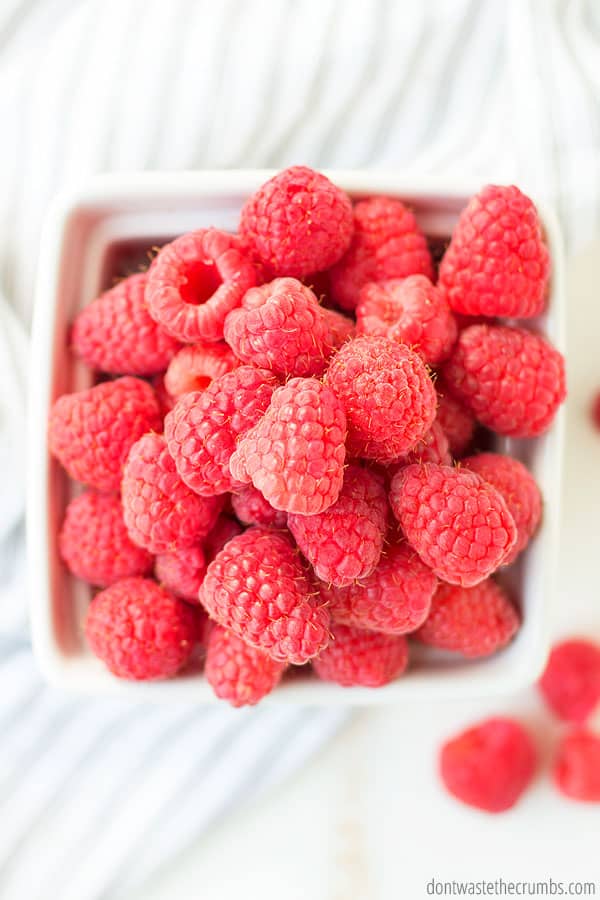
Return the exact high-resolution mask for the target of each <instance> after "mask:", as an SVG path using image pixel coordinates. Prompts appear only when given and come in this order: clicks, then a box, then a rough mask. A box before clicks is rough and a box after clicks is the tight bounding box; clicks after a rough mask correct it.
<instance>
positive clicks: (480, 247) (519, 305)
mask: <svg viewBox="0 0 600 900" xmlns="http://www.w3.org/2000/svg"><path fill="white" fill-rule="evenodd" d="M549 274H550V255H549V253H548V249H547V247H546V245H545V243H544V238H543V233H542V225H541V222H540V220H539V217H538V213H537V210H536V208H535V206H534V204H533V203H532V201H531V200H530V199H529V197H526V196H525V194H522V193H521V191H520V190H519V189H518V188H517V187H515V186H514V185H511V186H509V187H506V186H503V185H494V184H489V185H487V186H486V187H484V188H483V190H481V191H480V192H479V193H478V194H476V195H475V196H474V197H472V198H471V200H470V201H469V203H468V205H467V206H466V207H465V209H464V210H463V211H462V213H461V215H460V218H459V220H458V224H457V226H456V228H455V229H454V232H453V234H452V240H451V241H450V245H449V246H448V249H447V250H446V252H445V254H444V257H443V259H442V261H441V263H440V275H439V285H440V288H441V290H442V292H443V293H444V294H445V296H446V298H447V300H448V302H449V304H450V306H451V307H452V309H454V310H456V312H459V313H463V314H466V315H470V316H478V315H484V316H492V317H493V316H503V317H505V318H530V317H531V316H537V315H539V314H540V313H541V312H542V311H543V309H544V306H545V302H546V295H547V290H548V278H549Z"/></svg>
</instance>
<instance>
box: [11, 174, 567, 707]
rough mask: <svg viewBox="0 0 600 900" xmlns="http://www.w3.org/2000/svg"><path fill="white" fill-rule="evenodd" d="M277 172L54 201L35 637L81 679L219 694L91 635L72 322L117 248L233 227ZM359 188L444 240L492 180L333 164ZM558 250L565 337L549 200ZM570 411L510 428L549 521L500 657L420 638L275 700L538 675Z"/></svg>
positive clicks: (43, 316)
mask: <svg viewBox="0 0 600 900" xmlns="http://www.w3.org/2000/svg"><path fill="white" fill-rule="evenodd" d="M272 174H273V173H272V172H267V171H263V170H247V171H243V170H237V171H233V170H232V171H202V172H179V173H147V174H146V173H144V174H142V173H140V174H134V175H131V174H126V175H105V176H97V177H96V178H94V179H92V180H90V181H89V182H88V183H86V184H85V185H83V186H81V187H80V188H77V189H73V190H72V191H71V192H70V193H68V194H64V195H62V196H61V197H59V198H58V199H57V201H56V202H55V204H54V206H53V208H52V210H51V212H50V214H49V217H48V221H47V225H46V229H45V232H44V237H43V243H42V252H41V257H40V266H39V279H38V288H37V295H36V303H35V315H34V326H33V344H32V357H31V358H32V365H31V393H30V403H29V422H30V431H29V442H28V446H29V460H28V509H27V531H28V549H29V570H30V575H31V586H30V597H31V604H30V605H31V618H32V628H33V646H34V650H35V654H36V657H37V659H38V662H39V665H40V668H41V670H42V672H43V674H44V675H45V677H46V678H47V679H48V680H49V681H50V682H52V683H53V684H55V685H58V686H60V687H61V688H66V689H69V690H74V691H79V692H84V693H89V694H92V693H94V694H97V693H107V692H116V693H119V694H123V693H126V694H128V695H129V696H130V697H132V696H133V697H138V698H139V699H140V700H147V699H149V698H153V699H157V700H163V701H167V702H182V701H183V702H191V703H201V702H209V701H212V700H214V699H215V698H214V696H213V693H212V691H211V689H210V687H209V686H208V685H207V684H206V682H205V680H204V678H203V677H202V676H201V675H200V674H189V675H182V676H180V677H178V678H176V679H174V680H171V681H165V682H151V683H136V682H127V681H123V680H119V679H117V678H115V677H114V676H112V675H111V674H110V673H109V672H108V671H107V670H106V669H105V667H104V666H103V664H102V663H101V662H100V661H99V660H97V659H96V658H94V657H93V656H92V654H91V653H90V652H89V650H88V649H87V647H86V644H85V639H84V636H83V628H82V624H83V617H84V614H85V610H86V608H87V605H88V602H89V598H90V596H91V590H90V588H88V587H87V586H86V585H84V584H83V583H81V582H79V581H78V580H77V579H74V578H73V577H72V576H71V575H70V574H69V573H68V572H67V570H66V568H65V567H64V565H63V564H62V563H61V561H60V559H59V555H58V548H57V535H58V531H59V527H60V523H61V521H62V516H63V512H64V508H65V506H66V503H67V502H68V500H69V499H70V497H71V496H73V495H74V493H76V492H77V491H78V488H77V486H76V485H74V484H73V482H71V481H70V480H69V478H68V477H67V475H66V474H65V472H64V471H63V470H62V469H61V467H60V465H59V464H58V463H57V462H56V461H55V460H53V459H52V458H51V457H50V455H49V453H48V447H47V439H46V423H47V418H48V411H49V408H50V406H51V404H52V402H53V401H54V400H55V399H56V398H57V397H58V396H59V395H60V394H62V393H64V392H66V391H73V390H81V389H83V388H85V387H88V386H90V385H91V384H92V374H91V373H90V371H89V370H88V369H87V367H85V366H84V365H83V364H82V363H80V362H78V361H77V360H74V359H73V358H72V357H71V355H70V353H69V351H68V347H67V335H68V327H69V324H70V322H71V321H72V319H73V317H74V316H75V315H76V313H77V312H78V311H79V310H80V309H81V308H82V307H84V306H85V305H86V304H87V303H89V302H90V301H91V300H92V299H93V298H94V297H95V296H97V294H98V293H99V291H100V290H101V289H103V288H105V287H106V286H107V284H110V280H109V279H110V276H111V267H113V268H112V274H114V265H115V256H118V255H119V254H122V253H123V252H126V251H127V248H129V247H135V246H137V247H141V246H146V247H150V246H152V245H155V244H161V243H164V242H165V241H166V240H168V239H171V238H172V237H174V236H176V235H178V234H181V233H182V232H184V231H188V230H191V229H194V228H201V227H208V226H210V225H214V226H216V227H219V228H223V229H231V230H234V229H235V228H236V226H237V221H238V216H239V210H240V207H241V205H242V203H243V201H244V200H245V198H246V197H247V196H248V195H249V194H250V193H251V192H252V191H254V190H255V189H256V188H257V187H258V186H259V185H260V184H262V183H263V182H264V181H265V180H266V179H267V178H268V177H269V176H270V175H272ZM327 174H329V176H330V177H331V178H332V179H333V180H334V181H335V182H336V183H337V184H339V185H340V186H341V187H343V188H345V189H346V190H347V191H348V192H349V193H350V194H351V195H352V196H353V197H361V196H369V195H373V194H388V195H391V196H395V197H398V198H400V199H401V200H404V201H406V202H407V203H408V204H409V205H410V206H411V207H412V208H413V209H414V211H415V214H416V216H417V219H418V221H419V224H420V225H421V227H422V228H423V230H424V231H425V233H426V234H428V235H429V236H430V237H433V238H440V239H444V238H447V237H448V236H449V235H450V233H451V231H452V228H453V226H454V223H455V221H456V219H457V216H458V213H459V212H460V210H461V209H462V208H463V207H464V205H465V204H466V202H467V200H468V198H469V197H470V196H471V195H472V194H473V193H475V192H476V191H477V190H478V189H479V188H480V187H481V184H482V182H481V181H479V180H478V181H477V182H475V181H467V182H465V183H461V184H457V183H456V181H455V180H452V181H451V182H449V181H448V180H447V179H443V178H437V177H428V178H426V179H424V178H420V179H418V180H417V179H413V178H407V177H403V176H402V175H401V174H396V173H390V172H375V171H373V172H369V171H335V172H329V173H327ZM538 209H539V211H540V215H541V217H542V221H543V224H544V228H545V233H546V239H547V241H548V244H549V247H550V252H551V255H552V282H551V292H550V298H549V303H548V312H547V313H546V314H545V315H544V316H543V317H541V318H540V319H539V320H536V321H535V322H534V323H532V326H533V327H536V328H538V329H539V330H540V331H541V332H542V333H544V334H546V335H547V336H548V337H549V338H550V339H551V340H552V341H553V343H554V344H555V345H556V346H557V347H558V348H559V349H560V350H563V349H564V342H563V316H564V293H563V263H562V246H561V239H560V233H559V228H558V224H557V221H556V218H555V216H554V215H553V213H552V212H551V211H550V210H548V209H546V208H545V207H544V206H543V205H540V204H538ZM562 432H563V412H562V411H560V412H559V413H558V416H557V418H556V420H555V422H554V424H553V426H552V428H551V429H550V431H549V432H548V433H547V434H545V435H544V436H543V437H541V438H537V439H534V440H521V441H512V440H506V439H498V441H497V444H496V446H497V447H498V448H500V449H502V450H504V451H506V452H509V453H511V454H513V455H515V456H517V457H519V458H520V459H522V460H523V461H524V462H525V463H526V464H527V465H528V467H529V468H530V469H531V471H532V473H533V475H534V476H535V478H536V480H537V482H538V484H539V485H540V488H541V490H542V493H543V496H544V516H543V522H542V525H541V528H540V530H539V532H538V534H537V536H536V538H535V540H534V541H533V542H532V544H531V545H530V546H529V548H528V549H527V550H526V551H525V553H524V554H523V555H522V557H521V559H520V560H519V561H518V563H517V564H516V565H515V566H513V567H511V569H509V570H508V571H507V576H506V580H507V581H508V582H509V583H510V587H511V588H512V590H513V591H514V594H515V596H516V598H517V599H518V600H519V602H520V606H521V609H522V612H523V626H522V628H521V630H520V631H519V634H518V635H517V637H516V639H515V640H514V641H513V643H512V644H511V645H510V646H509V647H507V648H506V649H505V650H503V651H502V652H500V653H498V654H496V655H495V656H493V657H490V658H489V659H484V660H478V661H467V660H462V659H460V658H455V657H454V656H453V655H451V654H443V653H438V652H435V651H432V650H430V649H427V648H422V647H413V653H412V665H411V668H410V670H409V672H408V674H407V675H405V676H404V677H402V678H400V679H398V680H397V681H395V682H393V683H392V684H390V685H387V686H386V687H384V688H378V689H376V690H372V689H369V688H350V689H349V688H342V687H338V686H337V685H333V684H328V683H325V682H321V681H318V680H317V679H315V678H313V677H306V678H304V677H297V678H294V679H291V680H290V681H289V682H284V683H283V685H281V686H280V687H279V688H277V690H276V691H274V692H273V694H272V695H271V697H269V698H267V699H268V700H269V701H270V702H282V703H305V704H376V703H390V702H395V701H401V700H405V699H406V700H409V699H411V698H414V699H425V698H432V699H434V698H444V699H446V698H448V699H449V698H452V697H457V698H458V697H466V696H492V695H499V694H504V693H507V692H510V691H512V690H515V689H517V688H519V687H522V686H524V685H526V684H528V683H531V682H532V681H533V680H534V678H535V677H536V676H537V674H538V673H539V671H540V669H541V667H542V666H543V663H544V660H545V656H546V652H547V646H548V636H547V624H548V616H549V610H550V609H551V606H552V602H553V597H554V593H555V590H556V581H557V580H556V561H557V558H558V547H559V538H560V510H559V502H560V479H561V468H562Z"/></svg>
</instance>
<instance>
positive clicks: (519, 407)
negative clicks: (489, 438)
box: [443, 325, 567, 437]
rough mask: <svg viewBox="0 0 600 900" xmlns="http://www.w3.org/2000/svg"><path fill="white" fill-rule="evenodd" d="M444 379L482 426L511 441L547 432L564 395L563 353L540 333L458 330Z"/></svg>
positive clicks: (493, 328)
mask: <svg viewBox="0 0 600 900" xmlns="http://www.w3.org/2000/svg"><path fill="white" fill-rule="evenodd" d="M443 375H444V379H445V381H446V384H447V385H448V387H449V388H450V390H451V391H452V393H453V394H454V395H455V396H456V397H458V399H459V400H461V401H462V402H463V403H464V404H465V406H467V407H468V408H469V409H470V410H471V412H472V413H473V415H474V416H476V417H477V418H478V419H479V421H480V422H481V423H482V424H483V425H486V426H487V427H488V428H491V429H492V431H497V432H498V433H499V434H505V435H508V436H510V437H537V436H538V435H540V434H542V433H543V432H544V431H546V429H547V428H549V427H550V425H551V424H552V420H553V419H554V416H555V414H556V411H557V409H558V407H559V406H560V404H561V403H562V402H563V401H564V399H565V397H566V393H567V392H566V385H565V361H564V358H563V356H562V354H560V353H559V352H558V350H556V349H555V348H554V347H553V346H552V345H551V344H550V343H549V342H548V341H546V340H544V338H542V337H540V336H539V335H537V334H532V333H531V332H529V331H524V330H523V329H522V328H509V327H507V326H505V325H472V326H471V327H470V328H466V329H465V330H464V331H462V332H461V334H460V335H459V338H458V341H457V342H456V345H455V347H454V351H453V353H452V356H451V357H450V359H449V360H448V362H447V363H446V364H445V365H444V369H443Z"/></svg>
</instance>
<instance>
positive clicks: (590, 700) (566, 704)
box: [539, 638, 600, 724]
mask: <svg viewBox="0 0 600 900" xmlns="http://www.w3.org/2000/svg"><path fill="white" fill-rule="evenodd" d="M539 687H540V690H541V692H542V695H543V696H544V699H545V700H546V702H547V703H548V705H549V706H550V709H552V711H553V712H554V713H556V715H557V716H558V717H559V718H561V719H565V720H566V721H567V722H574V723H575V724H583V723H584V722H585V721H586V719H588V718H589V716H590V715H591V714H592V713H593V712H594V710H595V709H597V707H598V704H599V703H600V647H598V646H597V645H596V644H593V643H592V642H591V641H588V640H585V639H583V638H580V639H577V638H575V639H571V640H566V641H561V642H560V643H558V644H556V645H555V646H554V647H553V649H552V652H551V653H550V658H549V659H548V663H547V665H546V669H545V671H544V674H543V675H542V677H541V679H540V682H539Z"/></svg>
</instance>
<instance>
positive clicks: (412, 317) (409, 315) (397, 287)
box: [356, 275, 458, 365]
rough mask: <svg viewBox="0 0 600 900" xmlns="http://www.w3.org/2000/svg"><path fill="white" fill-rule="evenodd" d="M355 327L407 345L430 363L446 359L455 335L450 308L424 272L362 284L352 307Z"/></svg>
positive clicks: (455, 328)
mask: <svg viewBox="0 0 600 900" xmlns="http://www.w3.org/2000/svg"><path fill="white" fill-rule="evenodd" d="M356 330H357V331H358V333H359V334H372V335H375V336H379V337H389V338H391V340H393V341H398V342H399V343H401V344H408V345H409V346H410V347H412V349H413V350H414V351H415V352H416V353H418V354H419V356H420V357H422V359H423V360H424V361H425V362H426V363H430V364H431V365H437V364H438V363H440V362H442V361H443V360H444V359H447V357H448V356H449V354H450V351H451V350H452V347H453V346H454V343H455V341H456V337H457V334H458V329H457V326H456V321H455V319H454V316H453V315H452V313H451V312H450V307H449V306H448V304H447V303H446V300H445V299H444V297H443V296H442V294H441V293H440V291H439V290H438V289H437V288H436V287H435V285H433V284H432V283H431V281H429V279H428V278H426V277H425V275H410V276H409V277H408V278H391V279H389V280H387V281H381V282H369V283H368V284H366V285H365V286H364V287H363V288H362V289H361V292H360V300H359V303H358V306H357V307H356Z"/></svg>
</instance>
